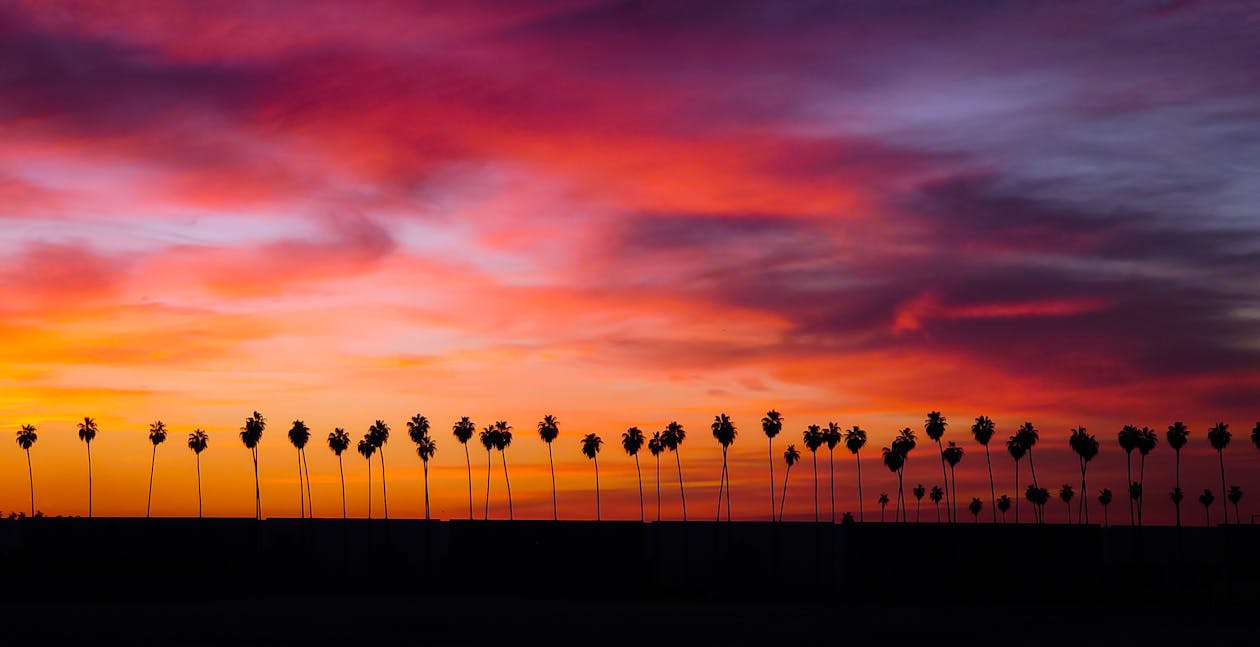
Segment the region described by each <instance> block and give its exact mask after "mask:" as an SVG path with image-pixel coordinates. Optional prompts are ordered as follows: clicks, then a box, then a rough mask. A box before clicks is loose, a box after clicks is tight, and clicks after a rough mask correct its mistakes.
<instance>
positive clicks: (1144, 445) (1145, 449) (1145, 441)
mask: <svg viewBox="0 0 1260 647" xmlns="http://www.w3.org/2000/svg"><path fill="white" fill-rule="evenodd" d="M1158 444H1159V435H1158V434H1156V433H1155V430H1154V429H1151V428H1150V427H1142V428H1141V429H1139V430H1138V453H1139V454H1141V455H1142V458H1141V460H1139V461H1138V482H1139V483H1141V484H1142V487H1143V488H1145V487H1146V457H1147V455H1148V454H1150V453H1151V452H1152V451H1154V450H1155V446H1156V445H1158ZM1137 514H1138V525H1139V526H1140V525H1142V500H1141V499H1138V512H1137Z"/></svg>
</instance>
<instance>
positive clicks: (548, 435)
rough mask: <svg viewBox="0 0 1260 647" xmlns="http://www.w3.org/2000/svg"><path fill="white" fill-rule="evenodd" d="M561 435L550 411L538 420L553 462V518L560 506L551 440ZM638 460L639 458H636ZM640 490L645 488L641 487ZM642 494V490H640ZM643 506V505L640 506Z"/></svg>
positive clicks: (548, 460)
mask: <svg viewBox="0 0 1260 647" xmlns="http://www.w3.org/2000/svg"><path fill="white" fill-rule="evenodd" d="M559 435H560V421H559V420H556V417H555V416H553V415H551V414H550V413H549V414H547V415H545V416H543V419H542V420H540V421H539V422H538V437H539V438H541V439H542V441H543V442H544V443H547V462H548V463H550V464H551V520H552V521H556V520H558V519H559V518H560V506H559V504H558V503H557V502H556V460H555V459H554V458H553V457H552V455H551V441H553V440H555V439H556V437H557V436H559ZM635 460H636V461H637V460H638V459H637V458H636V459H635ZM639 489H640V490H642V489H643V488H642V487H640V488H639ZM640 494H642V492H640ZM640 507H642V506H640Z"/></svg>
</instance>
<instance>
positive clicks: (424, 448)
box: [407, 413, 437, 521]
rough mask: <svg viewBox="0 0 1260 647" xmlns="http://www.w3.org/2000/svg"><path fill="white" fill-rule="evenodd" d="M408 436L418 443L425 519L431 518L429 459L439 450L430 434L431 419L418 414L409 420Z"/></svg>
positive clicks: (417, 452) (417, 453)
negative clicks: (422, 474) (422, 476)
mask: <svg viewBox="0 0 1260 647" xmlns="http://www.w3.org/2000/svg"><path fill="white" fill-rule="evenodd" d="M407 437H408V438H410V439H411V442H413V443H415V445H416V455H417V456H419V457H420V463H421V466H422V467H423V471H424V519H425V521H428V520H429V459H430V458H433V454H434V453H435V452H437V443H435V442H433V438H431V437H430V436H429V419H428V418H426V417H424V416H422V415H420V414H418V413H417V414H416V415H414V416H411V419H409V420H408V421H407Z"/></svg>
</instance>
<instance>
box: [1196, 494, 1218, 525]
mask: <svg viewBox="0 0 1260 647" xmlns="http://www.w3.org/2000/svg"><path fill="white" fill-rule="evenodd" d="M1215 500H1216V497H1215V496H1213V495H1212V491H1211V490H1209V489H1207V488H1203V493H1202V494H1200V495H1199V503H1202V504H1203V525H1205V526H1211V525H1212V502H1213V501H1215Z"/></svg>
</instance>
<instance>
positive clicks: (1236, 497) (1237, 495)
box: [1225, 485, 1243, 523]
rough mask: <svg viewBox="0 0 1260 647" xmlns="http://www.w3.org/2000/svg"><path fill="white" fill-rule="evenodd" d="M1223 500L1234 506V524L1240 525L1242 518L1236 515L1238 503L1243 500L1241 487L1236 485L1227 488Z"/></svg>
mask: <svg viewBox="0 0 1260 647" xmlns="http://www.w3.org/2000/svg"><path fill="white" fill-rule="evenodd" d="M1225 498H1227V499H1229V502H1230V503H1232V504H1234V523H1242V517H1241V516H1239V514H1238V502H1239V501H1242V498H1243V491H1242V487H1240V486H1237V485H1231V486H1229V491H1228V492H1226V493H1225Z"/></svg>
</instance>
